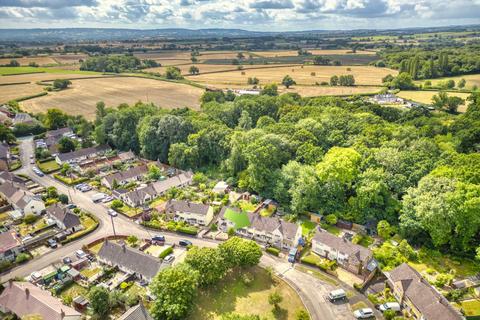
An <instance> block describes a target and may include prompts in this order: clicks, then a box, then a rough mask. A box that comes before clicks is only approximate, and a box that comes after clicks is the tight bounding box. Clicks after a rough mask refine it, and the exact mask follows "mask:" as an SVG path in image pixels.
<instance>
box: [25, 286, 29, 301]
mask: <svg viewBox="0 0 480 320" xmlns="http://www.w3.org/2000/svg"><path fill="white" fill-rule="evenodd" d="M25 296H26V297H27V300H28V298H29V297H30V290H29V289H28V288H25Z"/></svg>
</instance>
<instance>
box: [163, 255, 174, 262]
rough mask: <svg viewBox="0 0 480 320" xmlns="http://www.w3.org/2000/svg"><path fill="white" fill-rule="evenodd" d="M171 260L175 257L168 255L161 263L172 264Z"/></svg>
mask: <svg viewBox="0 0 480 320" xmlns="http://www.w3.org/2000/svg"><path fill="white" fill-rule="evenodd" d="M173 260H175V256H174V255H173V254H169V255H168V256H166V257H165V258H163V261H164V262H167V263H172V262H173Z"/></svg>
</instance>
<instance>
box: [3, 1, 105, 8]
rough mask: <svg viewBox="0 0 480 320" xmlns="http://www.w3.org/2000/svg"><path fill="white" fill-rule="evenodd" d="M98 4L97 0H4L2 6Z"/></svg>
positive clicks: (35, 6) (37, 6)
mask: <svg viewBox="0 0 480 320" xmlns="http://www.w3.org/2000/svg"><path fill="white" fill-rule="evenodd" d="M97 4H98V2H97V0H2V1H0V7H16V8H52V9H58V8H66V7H79V6H87V7H94V6H96V5H97Z"/></svg>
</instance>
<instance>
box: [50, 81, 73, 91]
mask: <svg viewBox="0 0 480 320" xmlns="http://www.w3.org/2000/svg"><path fill="white" fill-rule="evenodd" d="M71 84H72V82H71V81H70V80H68V79H55V80H54V81H53V88H54V89H58V90H62V89H67V88H68V86H69V85H71Z"/></svg>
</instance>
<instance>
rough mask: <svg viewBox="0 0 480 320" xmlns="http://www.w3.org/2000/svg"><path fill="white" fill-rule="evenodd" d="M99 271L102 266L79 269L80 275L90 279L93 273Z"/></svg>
mask: <svg viewBox="0 0 480 320" xmlns="http://www.w3.org/2000/svg"><path fill="white" fill-rule="evenodd" d="M101 271H102V268H100V267H96V268H93V269H83V270H82V271H80V274H81V275H82V276H84V277H85V278H87V279H90V278H91V277H93V276H94V275H96V274H97V273H99V272H101Z"/></svg>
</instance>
